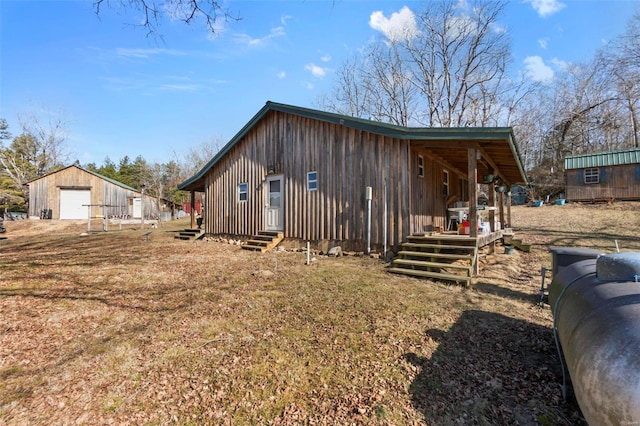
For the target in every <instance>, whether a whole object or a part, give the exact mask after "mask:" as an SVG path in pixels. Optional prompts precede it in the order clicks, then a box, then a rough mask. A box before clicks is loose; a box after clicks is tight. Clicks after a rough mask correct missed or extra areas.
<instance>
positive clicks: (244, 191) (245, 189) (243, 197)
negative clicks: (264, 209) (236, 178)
mask: <svg viewBox="0 0 640 426" xmlns="http://www.w3.org/2000/svg"><path fill="white" fill-rule="evenodd" d="M248 199H249V184H248V183H241V184H239V185H238V201H247V200H248Z"/></svg>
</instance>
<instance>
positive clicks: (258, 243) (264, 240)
mask: <svg viewBox="0 0 640 426" xmlns="http://www.w3.org/2000/svg"><path fill="white" fill-rule="evenodd" d="M283 239H284V233H282V232H278V231H258V234H257V235H254V236H252V237H251V239H250V240H248V241H247V242H246V244H243V245H242V248H243V249H244V250H254V251H259V252H265V251H267V250H271V249H272V248H274V247H275V246H277V245H278V244H280V241H282V240H283Z"/></svg>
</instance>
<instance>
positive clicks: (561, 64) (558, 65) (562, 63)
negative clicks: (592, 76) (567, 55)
mask: <svg viewBox="0 0 640 426" xmlns="http://www.w3.org/2000/svg"><path fill="white" fill-rule="evenodd" d="M551 63H552V64H553V65H555V67H556V68H558V69H560V70H562V71H566V70H567V69H568V68H569V62H567V61H563V60H562V59H558V58H553V59H552V60H551Z"/></svg>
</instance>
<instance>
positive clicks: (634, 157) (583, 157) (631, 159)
mask: <svg viewBox="0 0 640 426" xmlns="http://www.w3.org/2000/svg"><path fill="white" fill-rule="evenodd" d="M624 164H640V148H631V149H623V150H618V151H607V152H597V153H591V154H579V155H568V156H566V157H565V159H564V169H565V170H572V169H585V168H590V167H607V166H622V165H624Z"/></svg>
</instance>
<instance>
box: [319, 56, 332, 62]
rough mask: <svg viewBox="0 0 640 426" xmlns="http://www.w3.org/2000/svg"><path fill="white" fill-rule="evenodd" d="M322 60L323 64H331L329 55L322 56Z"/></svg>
mask: <svg viewBox="0 0 640 426" xmlns="http://www.w3.org/2000/svg"><path fill="white" fill-rule="evenodd" d="M320 60H321V61H322V62H329V61H331V55H329V54H325V55H322V56H321V57H320Z"/></svg>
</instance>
